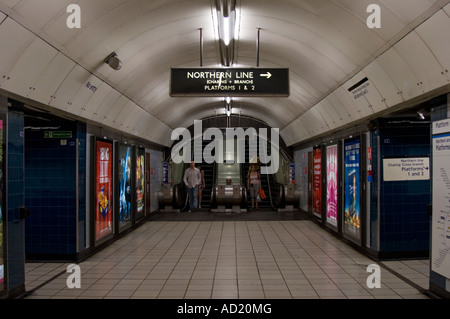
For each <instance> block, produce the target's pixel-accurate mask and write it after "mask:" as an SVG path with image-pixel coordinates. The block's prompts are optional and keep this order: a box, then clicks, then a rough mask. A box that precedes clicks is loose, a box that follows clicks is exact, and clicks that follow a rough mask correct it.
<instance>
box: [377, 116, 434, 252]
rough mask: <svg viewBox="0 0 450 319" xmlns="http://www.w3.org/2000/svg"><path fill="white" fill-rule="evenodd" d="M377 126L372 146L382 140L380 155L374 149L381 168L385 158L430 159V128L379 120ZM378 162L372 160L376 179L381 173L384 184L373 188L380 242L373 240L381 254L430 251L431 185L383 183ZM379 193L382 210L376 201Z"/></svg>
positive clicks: (400, 182)
mask: <svg viewBox="0 0 450 319" xmlns="http://www.w3.org/2000/svg"><path fill="white" fill-rule="evenodd" d="M378 125H379V127H378V130H377V132H376V134H373V136H372V142H373V145H376V141H377V138H376V137H377V136H379V137H380V150H379V153H377V152H375V149H374V152H373V153H374V154H380V157H381V158H380V159H379V162H380V163H381V166H382V163H383V161H382V160H383V158H385V157H398V158H402V157H406V156H411V157H419V156H430V128H429V124H426V123H425V124H408V123H401V124H389V123H386V122H383V121H382V120H380V121H379V123H378ZM375 148H377V147H375ZM376 151H378V150H376ZM375 156H377V155H375ZM377 160H378V158H374V160H373V168H374V172H373V174H374V176H376V174H377V173H378V172H379V173H380V176H381V180H380V181H379V184H378V182H377V183H374V184H373V185H372V192H371V223H375V222H376V217H375V215H377V213H378V209H379V212H380V216H379V217H380V229H379V238H378V237H377V236H378V234H375V235H374V234H371V240H372V241H373V240H375V239H379V241H380V247H378V248H379V249H378V250H379V251H381V252H411V251H413V252H414V251H428V250H429V243H430V240H429V236H430V234H429V225H430V217H429V215H428V214H427V206H428V205H429V204H431V181H430V180H428V181H394V182H392V181H388V182H384V181H383V177H382V176H383V167H377V165H376V163H377ZM374 180H376V179H374ZM378 191H379V192H380V201H379V205H380V207H378V206H377V205H378V203H377V199H376V198H375V196H376V195H377V194H376V192H378ZM372 246H374V245H372V243H371V247H372Z"/></svg>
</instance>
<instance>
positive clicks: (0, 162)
mask: <svg viewBox="0 0 450 319" xmlns="http://www.w3.org/2000/svg"><path fill="white" fill-rule="evenodd" d="M4 143H5V141H4V128H3V120H0V187H1V189H0V291H3V290H5V260H4V257H5V241H4V236H5V232H4V230H5V225H4V222H3V220H4V217H5V215H4V214H5V206H4V205H3V203H4V196H5V194H4V188H3V185H4V181H3V178H4V176H5V174H4V169H3V168H4V156H5V153H4V151H5V150H4V148H3V144H4Z"/></svg>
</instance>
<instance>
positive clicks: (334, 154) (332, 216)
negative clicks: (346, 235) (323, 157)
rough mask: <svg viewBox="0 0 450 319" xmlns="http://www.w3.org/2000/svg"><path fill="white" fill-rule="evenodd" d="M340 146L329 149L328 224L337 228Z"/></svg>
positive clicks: (329, 147)
mask: <svg viewBox="0 0 450 319" xmlns="http://www.w3.org/2000/svg"><path fill="white" fill-rule="evenodd" d="M337 160H338V146H337V145H332V146H328V147H327V222H328V223H330V224H331V225H333V226H337V210H338V182H337V176H338V162H337Z"/></svg>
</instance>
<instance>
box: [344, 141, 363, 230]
mask: <svg viewBox="0 0 450 319" xmlns="http://www.w3.org/2000/svg"><path fill="white" fill-rule="evenodd" d="M360 145H361V143H360V140H359V139H357V140H352V141H349V142H346V143H345V144H344V166H345V172H344V173H345V175H344V189H345V190H344V193H345V194H344V196H345V201H344V229H343V231H344V233H346V234H348V235H350V236H352V237H354V238H356V239H360V238H361V236H360V227H361V219H360V213H361V209H360V206H361V200H360V195H361V189H360V181H361V170H360V165H361V163H360V160H361V155H360V153H361V151H360Z"/></svg>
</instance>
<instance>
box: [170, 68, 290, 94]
mask: <svg viewBox="0 0 450 319" xmlns="http://www.w3.org/2000/svg"><path fill="white" fill-rule="evenodd" d="M170 96H221V97H222V96H223V97H226V96H230V97H233V96H252V97H255V96H282V97H288V96H289V69H252V68H224V69H222V68H217V69H208V68H199V69H171V82H170Z"/></svg>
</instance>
